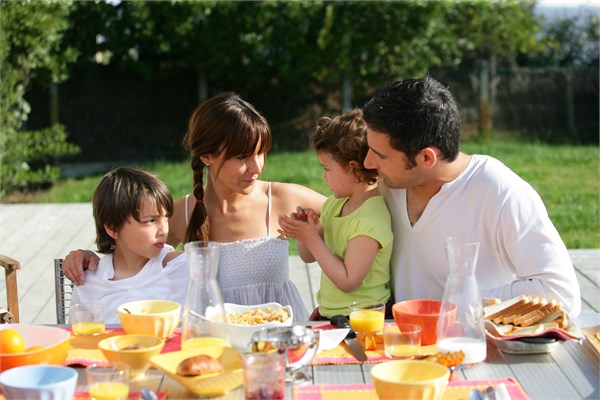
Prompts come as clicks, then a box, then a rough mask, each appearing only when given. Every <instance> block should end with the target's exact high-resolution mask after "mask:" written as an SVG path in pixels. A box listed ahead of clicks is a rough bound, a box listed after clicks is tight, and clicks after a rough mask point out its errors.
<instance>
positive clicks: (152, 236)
mask: <svg viewBox="0 0 600 400" xmlns="http://www.w3.org/2000/svg"><path fill="white" fill-rule="evenodd" d="M92 207H93V212H94V220H95V223H96V245H97V246H98V252H100V253H103V254H106V256H104V257H103V258H102V259H101V260H100V263H99V265H98V267H97V268H96V269H94V270H93V271H86V272H85V283H84V284H83V285H81V286H76V287H75V288H74V290H73V297H72V300H71V304H77V303H89V302H100V303H102V304H104V312H105V323H107V324H117V323H119V317H118V314H117V307H118V306H119V305H121V304H123V303H126V302H129V301H135V300H152V299H162V300H173V301H176V302H178V303H179V304H181V305H182V306H183V304H184V302H185V294H186V290H185V289H186V288H187V285H188V280H189V278H188V277H189V272H188V269H187V263H186V262H185V256H183V255H181V252H178V251H175V250H174V249H173V247H172V246H169V245H168V244H166V240H167V236H168V234H169V224H168V218H169V217H170V216H171V214H172V213H173V198H172V196H171V193H170V192H169V189H167V187H166V186H165V184H164V183H163V182H161V181H160V180H159V179H158V178H157V177H156V176H154V175H152V174H150V173H148V172H146V171H143V170H141V169H138V168H134V167H120V168H116V169H114V170H113V171H110V172H109V173H107V174H106V175H105V176H104V177H103V178H102V180H101V181H100V184H99V185H98V187H97V188H96V190H95V192H94V197H93V200H92Z"/></svg>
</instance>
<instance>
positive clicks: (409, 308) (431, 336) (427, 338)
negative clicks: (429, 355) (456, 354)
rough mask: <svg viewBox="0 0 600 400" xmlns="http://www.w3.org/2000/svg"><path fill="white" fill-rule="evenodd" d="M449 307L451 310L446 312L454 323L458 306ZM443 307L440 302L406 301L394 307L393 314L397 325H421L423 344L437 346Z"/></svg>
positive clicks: (424, 300) (449, 319)
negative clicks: (439, 321)
mask: <svg viewBox="0 0 600 400" xmlns="http://www.w3.org/2000/svg"><path fill="white" fill-rule="evenodd" d="M448 304H449V303H448ZM449 305H450V308H449V310H448V311H446V312H447V313H448V314H449V315H448V321H452V320H454V316H455V315H456V306H455V305H453V304H449ZM441 306H442V302H441V301H440V300H430V299H415V300H404V301H401V302H398V303H396V304H394V305H393V306H392V313H393V314H394V321H396V323H397V324H401V323H409V324H418V325H421V329H422V330H421V344H422V345H423V346H428V345H431V344H435V341H436V339H437V330H438V319H439V317H440V309H441Z"/></svg>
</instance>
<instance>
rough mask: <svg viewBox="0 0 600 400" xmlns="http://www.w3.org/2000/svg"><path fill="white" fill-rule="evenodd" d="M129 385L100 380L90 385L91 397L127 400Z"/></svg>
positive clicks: (101, 399) (107, 399) (95, 399)
mask: <svg viewBox="0 0 600 400" xmlns="http://www.w3.org/2000/svg"><path fill="white" fill-rule="evenodd" d="M128 395H129V387H128V386H127V384H125V383H122V382H98V383H94V384H93V385H92V386H91V387H90V399H94V400H121V399H123V400H126V399H127V396H128Z"/></svg>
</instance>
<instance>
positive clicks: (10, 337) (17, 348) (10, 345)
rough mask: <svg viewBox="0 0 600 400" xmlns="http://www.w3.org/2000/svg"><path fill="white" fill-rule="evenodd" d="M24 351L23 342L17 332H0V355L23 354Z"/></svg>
mask: <svg viewBox="0 0 600 400" xmlns="http://www.w3.org/2000/svg"><path fill="white" fill-rule="evenodd" d="M24 351H25V340H24V339H23V336H21V334H20V333H19V332H18V331H16V330H14V329H3V330H1V331H0V353H23V352H24Z"/></svg>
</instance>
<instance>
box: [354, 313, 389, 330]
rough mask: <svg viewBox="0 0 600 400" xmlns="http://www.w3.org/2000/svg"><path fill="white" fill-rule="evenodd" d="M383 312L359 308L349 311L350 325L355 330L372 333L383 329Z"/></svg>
mask: <svg viewBox="0 0 600 400" xmlns="http://www.w3.org/2000/svg"><path fill="white" fill-rule="evenodd" d="M383 321H384V314H383V312H381V311H374V310H360V311H353V312H351V313H350V326H351V327H352V329H353V330H354V331H355V332H365V333H373V332H377V331H379V330H381V329H383Z"/></svg>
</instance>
